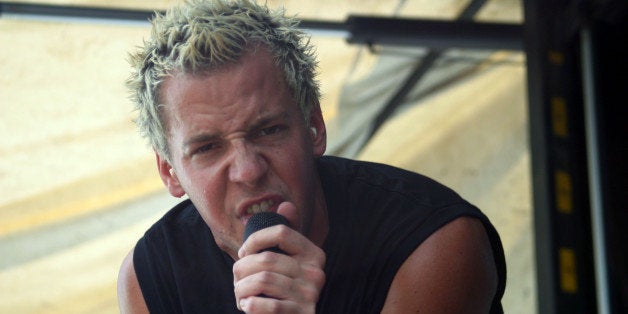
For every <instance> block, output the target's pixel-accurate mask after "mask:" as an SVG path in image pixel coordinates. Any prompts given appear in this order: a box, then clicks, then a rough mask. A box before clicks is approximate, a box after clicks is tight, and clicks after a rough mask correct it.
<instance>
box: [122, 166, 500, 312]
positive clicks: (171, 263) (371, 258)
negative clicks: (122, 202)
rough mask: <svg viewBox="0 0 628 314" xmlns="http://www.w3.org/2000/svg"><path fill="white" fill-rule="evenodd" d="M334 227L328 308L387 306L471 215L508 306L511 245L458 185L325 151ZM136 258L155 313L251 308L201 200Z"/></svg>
mask: <svg viewBox="0 0 628 314" xmlns="http://www.w3.org/2000/svg"><path fill="white" fill-rule="evenodd" d="M318 170H319V174H320V177H321V181H322V184H323V189H324V192H325V198H326V202H327V209H328V217H329V234H328V236H327V240H326V241H325V244H324V246H323V250H324V251H325V253H326V256H327V262H326V266H325V274H326V282H325V286H324V288H323V291H322V292H321V295H320V298H319V301H318V304H317V312H318V313H379V312H380V311H381V309H382V307H383V305H384V302H385V300H386V296H387V294H388V289H389V287H390V284H391V283H392V280H393V278H394V276H395V274H396V273H397V270H398V269H399V267H401V265H402V264H403V262H404V261H405V260H406V258H407V257H408V256H410V254H411V253H412V252H413V251H414V250H415V249H416V248H417V247H418V246H419V245H420V244H421V243H422V242H423V241H424V240H425V239H427V238H428V237H429V236H430V235H431V234H432V233H434V232H435V231H436V230H438V229H439V228H440V227H442V226H443V225H445V224H447V223H448V222H451V221H452V220H454V219H456V218H458V217H462V216H470V217H476V218H478V219H480V220H481V221H482V223H483V224H484V226H485V228H486V231H487V234H488V236H489V240H490V242H491V246H492V248H493V256H494V258H495V264H496V265H497V270H498V276H499V284H498V290H497V293H496V295H495V298H494V300H493V306H492V309H491V313H503V310H502V306H501V297H502V295H503V293H504V289H505V281H506V265H505V259H504V252H503V249H502V245H501V242H500V239H499V236H498V234H497V232H496V230H495V228H494V227H493V226H492V225H491V223H490V222H489V220H488V219H487V218H486V216H484V215H483V214H482V213H481V212H480V211H479V210H478V209H477V208H476V207H474V206H473V205H471V204H469V203H468V202H466V201H465V200H463V199H462V198H460V197H459V196H458V195H457V194H456V193H454V192H453V191H452V190H450V189H448V188H446V187H444V186H443V185H441V184H439V183H437V182H435V181H433V180H431V179H429V178H427V177H424V176H421V175H418V174H415V173H412V172H408V171H405V170H402V169H398V168H394V167H390V166H387V165H381V164H375V163H366V162H359V161H352V160H348V159H342V158H337V157H329V156H325V157H321V158H319V160H318ZM133 261H134V265H135V271H136V274H137V277H138V280H139V283H140V287H141V290H142V294H143V295H144V299H145V301H146V304H147V306H148V308H149V310H150V311H151V313H241V312H240V311H238V310H237V308H236V303H235V296H234V293H233V275H232V270H231V268H232V266H233V263H234V261H233V260H232V259H231V257H229V256H228V255H227V254H226V253H224V252H223V251H221V250H220V249H219V248H218V247H217V245H216V243H215V241H214V239H213V237H212V234H211V232H210V231H209V228H208V227H207V225H206V224H205V222H204V221H203V220H202V218H201V217H200V215H199V214H198V212H197V211H196V208H195V207H194V205H193V204H192V203H191V202H190V201H189V200H186V201H183V202H182V203H180V204H179V205H177V206H175V207H174V208H173V209H171V210H170V211H169V212H168V213H167V214H166V215H165V216H164V217H163V218H162V219H160V220H159V221H158V222H157V223H155V225H153V226H152V227H151V228H150V229H149V230H148V231H147V232H146V234H145V235H144V237H142V238H141V239H140V240H139V241H138V243H137V245H136V247H135V251H134V255H133Z"/></svg>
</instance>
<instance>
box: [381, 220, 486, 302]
mask: <svg viewBox="0 0 628 314" xmlns="http://www.w3.org/2000/svg"><path fill="white" fill-rule="evenodd" d="M496 289H497V270H496V267H495V262H494V259H493V253H492V249H491V245H490V242H489V240H488V236H487V235H486V231H485V229H484V227H483V225H482V223H481V222H480V221H479V220H477V219H475V218H468V217H462V218H458V219H456V220H454V221H452V222H450V223H449V224H447V225H445V226H443V227H442V228H441V229H439V230H438V231H436V232H435V233H434V234H432V235H431V236H430V237H429V238H427V240H425V242H423V243H422V244H421V245H420V246H419V247H418V248H417V249H416V250H415V251H414V252H413V253H412V254H411V255H410V257H408V259H407V260H406V261H405V262H404V263H403V265H402V266H401V268H400V269H399V271H398V272H397V274H396V275H395V278H394V279H393V282H392V284H391V286H390V289H389V291H388V296H387V297H386V302H385V304H384V308H383V310H382V313H488V312H489V309H490V306H491V302H492V300H493V297H494V295H495V291H496Z"/></svg>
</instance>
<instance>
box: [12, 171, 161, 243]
mask: <svg viewBox="0 0 628 314" xmlns="http://www.w3.org/2000/svg"><path fill="white" fill-rule="evenodd" d="M159 189H163V185H162V184H161V181H159V179H157V180H155V179H146V180H144V181H141V182H138V183H136V184H133V185H129V186H123V187H120V188H118V189H115V190H112V191H108V192H107V193H106V194H103V195H98V196H90V197H87V198H84V199H81V198H77V200H76V201H73V202H70V203H66V204H63V205H62V206H58V207H53V208H48V209H44V210H40V211H36V212H32V213H28V214H24V215H18V216H17V217H13V219H4V220H3V221H1V222H0V237H1V236H4V235H7V234H10V233H14V232H19V231H24V230H27V229H32V228H36V227H38V226H42V225H47V224H51V223H54V222H57V221H63V220H67V219H71V218H75V217H78V216H81V215H84V214H86V213H92V212H96V211H98V210H102V209H105V208H107V207H110V206H112V205H115V204H120V203H122V202H124V201H129V200H132V199H134V198H136V197H137V196H140V195H146V194H149V193H152V192H156V191H158V190H159Z"/></svg>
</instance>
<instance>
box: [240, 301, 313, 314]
mask: <svg viewBox="0 0 628 314" xmlns="http://www.w3.org/2000/svg"><path fill="white" fill-rule="evenodd" d="M238 306H239V308H240V310H242V311H244V312H246V313H255V314H266V313H268V314H271V313H273V314H277V313H302V312H303V307H302V306H299V305H298V304H296V303H294V302H291V301H287V300H277V299H271V298H263V297H249V298H246V299H242V300H240V302H239V304H238ZM309 312H310V313H314V309H312V310H311V311H309Z"/></svg>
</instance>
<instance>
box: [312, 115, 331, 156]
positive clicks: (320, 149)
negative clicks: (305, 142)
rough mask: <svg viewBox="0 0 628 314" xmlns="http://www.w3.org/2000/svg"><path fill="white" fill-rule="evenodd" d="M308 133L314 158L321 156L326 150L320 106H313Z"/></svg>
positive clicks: (323, 122)
mask: <svg viewBox="0 0 628 314" xmlns="http://www.w3.org/2000/svg"><path fill="white" fill-rule="evenodd" d="M310 132H311V135H312V148H313V152H314V156H317V157H318V156H322V155H323V154H324V153H325V150H326V149H327V129H326V128H325V121H324V120H323V113H322V112H321V107H320V106H318V105H317V106H314V108H312V111H311V115H310Z"/></svg>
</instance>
